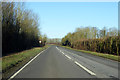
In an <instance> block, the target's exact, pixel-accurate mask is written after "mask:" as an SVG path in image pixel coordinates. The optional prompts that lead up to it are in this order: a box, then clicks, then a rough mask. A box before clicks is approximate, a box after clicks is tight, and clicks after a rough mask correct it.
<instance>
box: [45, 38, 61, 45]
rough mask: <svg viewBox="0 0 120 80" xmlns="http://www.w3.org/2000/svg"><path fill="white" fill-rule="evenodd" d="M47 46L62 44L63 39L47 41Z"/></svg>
mask: <svg viewBox="0 0 120 80" xmlns="http://www.w3.org/2000/svg"><path fill="white" fill-rule="evenodd" d="M47 44H58V45H60V44H61V39H60V38H51V39H47Z"/></svg>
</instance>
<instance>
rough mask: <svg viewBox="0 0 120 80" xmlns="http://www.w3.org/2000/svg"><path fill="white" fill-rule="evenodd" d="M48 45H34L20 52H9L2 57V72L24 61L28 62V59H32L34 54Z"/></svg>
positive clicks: (22, 63)
mask: <svg viewBox="0 0 120 80" xmlns="http://www.w3.org/2000/svg"><path fill="white" fill-rule="evenodd" d="M48 47H49V46H48V45H47V46H44V47H35V48H32V49H29V50H25V51H22V52H18V53H15V54H11V55H9V56H5V57H2V73H5V72H7V73H8V71H9V70H10V69H11V68H13V67H16V66H17V67H19V66H20V65H24V64H25V63H26V62H28V61H29V60H30V59H32V58H33V57H34V56H36V55H37V54H38V53H40V52H41V51H43V50H44V49H46V48H48ZM13 70H16V69H13Z"/></svg>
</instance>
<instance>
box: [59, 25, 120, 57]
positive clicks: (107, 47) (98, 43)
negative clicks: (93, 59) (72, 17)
mask: <svg viewBox="0 0 120 80" xmlns="http://www.w3.org/2000/svg"><path fill="white" fill-rule="evenodd" d="M61 44H62V45H63V46H70V47H72V48H76V49H80V50H89V51H95V52H100V53H108V54H113V55H119V54H120V36H118V30H117V29H115V28H110V29H106V28H105V27H104V28H103V29H102V30H100V29H97V28H96V27H84V28H77V29H76V31H75V32H73V33H68V34H67V35H66V36H65V37H64V38H62V42H61Z"/></svg>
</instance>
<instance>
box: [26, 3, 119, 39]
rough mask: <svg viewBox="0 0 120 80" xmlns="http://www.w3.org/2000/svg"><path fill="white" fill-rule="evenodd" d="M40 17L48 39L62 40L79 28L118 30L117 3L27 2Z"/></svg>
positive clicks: (41, 26) (43, 32)
mask: <svg viewBox="0 0 120 80" xmlns="http://www.w3.org/2000/svg"><path fill="white" fill-rule="evenodd" d="M25 7H26V9H30V10H32V11H33V12H34V13H35V14H37V15H38V17H39V24H40V26H39V28H40V32H41V33H42V34H46V35H47V37H48V38H62V37H64V36H65V35H67V33H69V32H74V31H75V29H76V28H78V27H86V26H91V27H97V28H98V29H102V28H103V27H107V28H113V27H114V28H118V3H117V2H25Z"/></svg>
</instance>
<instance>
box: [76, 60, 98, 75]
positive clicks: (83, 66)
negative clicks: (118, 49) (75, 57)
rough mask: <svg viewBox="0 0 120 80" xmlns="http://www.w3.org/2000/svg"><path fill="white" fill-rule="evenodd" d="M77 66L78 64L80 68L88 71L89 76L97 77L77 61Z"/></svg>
mask: <svg viewBox="0 0 120 80" xmlns="http://www.w3.org/2000/svg"><path fill="white" fill-rule="evenodd" d="M75 64H77V65H78V66H80V67H81V68H83V69H84V70H85V71H87V72H88V73H89V74H91V75H96V74H95V73H93V72H92V71H90V70H88V69H87V68H86V67H84V66H82V65H81V64H80V63H78V62H77V61H75Z"/></svg>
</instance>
